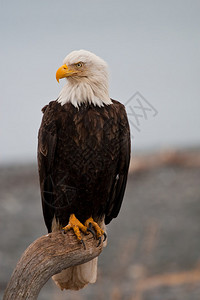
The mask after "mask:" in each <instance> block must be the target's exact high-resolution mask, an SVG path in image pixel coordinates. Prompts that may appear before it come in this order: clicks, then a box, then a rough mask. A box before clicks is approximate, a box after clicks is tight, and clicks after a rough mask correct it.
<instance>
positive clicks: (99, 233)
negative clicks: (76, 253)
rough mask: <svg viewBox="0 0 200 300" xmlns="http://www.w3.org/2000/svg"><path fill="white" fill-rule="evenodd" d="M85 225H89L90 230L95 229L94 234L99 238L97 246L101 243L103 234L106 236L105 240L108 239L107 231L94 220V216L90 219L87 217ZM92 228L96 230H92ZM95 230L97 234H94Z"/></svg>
mask: <svg viewBox="0 0 200 300" xmlns="http://www.w3.org/2000/svg"><path fill="white" fill-rule="evenodd" d="M85 226H86V227H87V229H88V231H90V232H91V231H93V232H92V234H93V236H94V237H96V239H97V240H99V242H98V245H97V247H98V246H99V245H100V244H101V238H102V236H104V240H103V241H105V239H106V234H105V232H104V231H103V230H102V229H101V228H100V227H99V225H98V224H97V223H96V222H95V221H94V220H93V218H92V217H90V218H89V219H87V220H86V221H85ZM92 228H93V229H94V230H92ZM94 231H95V235H94Z"/></svg>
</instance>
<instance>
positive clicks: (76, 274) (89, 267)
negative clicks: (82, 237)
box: [52, 257, 98, 290]
mask: <svg viewBox="0 0 200 300" xmlns="http://www.w3.org/2000/svg"><path fill="white" fill-rule="evenodd" d="M97 262H98V257H96V258H94V259H92V260H90V261H89V262H87V263H85V264H82V265H79V266H76V267H71V268H68V269H66V270H63V271H62V272H60V273H59V274H56V275H54V276H53V277H52V279H53V280H54V281H55V283H56V284H57V285H58V286H59V287H60V288H61V290H63V289H70V290H79V289H82V288H83V287H84V286H85V285H87V284H88V283H94V282H96V279H97Z"/></svg>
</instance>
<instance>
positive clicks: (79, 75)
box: [56, 50, 112, 107]
mask: <svg viewBox="0 0 200 300" xmlns="http://www.w3.org/2000/svg"><path fill="white" fill-rule="evenodd" d="M63 63H64V64H63V65H62V66H61V67H60V68H59V69H58V70H57V73H56V79H57V81H58V82H59V79H61V78H64V77H66V78H67V83H66V85H65V86H64V87H63V88H62V90H61V92H60V94H59V97H58V100H57V101H58V102H59V103H60V104H61V105H64V104H65V103H67V102H71V103H72V104H73V105H74V106H75V107H78V106H79V105H81V104H82V103H90V104H94V105H97V106H103V105H104V104H105V105H109V104H112V101H111V100H110V97H109V92H108V69H107V64H106V62H105V61H104V60H103V59H101V58H100V57H98V56H96V55H95V54H93V53H91V52H89V51H86V50H79V51H73V52H71V53H70V54H68V55H67V56H66V57H65V59H64V61H63Z"/></svg>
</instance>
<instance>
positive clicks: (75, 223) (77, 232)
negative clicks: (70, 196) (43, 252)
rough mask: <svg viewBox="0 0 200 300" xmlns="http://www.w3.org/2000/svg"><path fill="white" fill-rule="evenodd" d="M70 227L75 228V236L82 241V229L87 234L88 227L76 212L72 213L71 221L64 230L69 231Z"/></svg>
mask: <svg viewBox="0 0 200 300" xmlns="http://www.w3.org/2000/svg"><path fill="white" fill-rule="evenodd" d="M70 229H73V231H74V234H75V236H76V237H77V239H78V240H79V241H80V242H81V241H82V237H81V232H80V230H81V231H82V232H83V233H85V234H87V233H88V231H87V227H86V226H84V225H83V224H82V223H81V222H80V221H79V220H78V219H77V218H76V217H75V215H74V214H71V215H70V218H69V223H68V225H66V226H65V227H63V230H65V231H69V230H70Z"/></svg>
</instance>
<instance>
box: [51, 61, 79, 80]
mask: <svg viewBox="0 0 200 300" xmlns="http://www.w3.org/2000/svg"><path fill="white" fill-rule="evenodd" d="M74 73H76V71H75V70H70V69H69V68H68V66H67V65H62V66H61V67H60V68H59V69H58V70H57V72H56V80H57V81H58V83H59V79H61V78H64V77H69V76H71V75H73V74H74Z"/></svg>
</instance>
